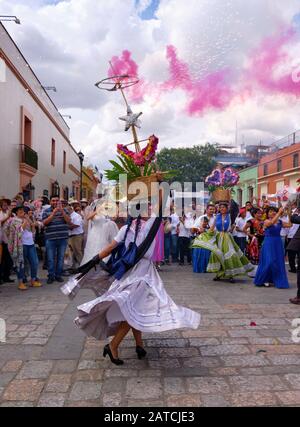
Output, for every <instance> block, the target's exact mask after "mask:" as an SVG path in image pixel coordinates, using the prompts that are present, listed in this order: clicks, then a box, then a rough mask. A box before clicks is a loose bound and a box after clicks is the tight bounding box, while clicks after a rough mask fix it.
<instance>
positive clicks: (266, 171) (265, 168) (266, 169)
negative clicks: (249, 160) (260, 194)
mask: <svg viewBox="0 0 300 427" xmlns="http://www.w3.org/2000/svg"><path fill="white" fill-rule="evenodd" d="M264 175H268V165H267V164H265V165H264Z"/></svg>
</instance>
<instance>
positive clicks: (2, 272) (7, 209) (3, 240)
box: [0, 197, 14, 284]
mask: <svg viewBox="0 0 300 427" xmlns="http://www.w3.org/2000/svg"><path fill="white" fill-rule="evenodd" d="M0 209H1V210H0V235H1V236H0V245H1V252H2V256H1V261H0V284H1V283H3V282H4V283H14V280H12V279H11V278H10V277H9V276H10V273H11V270H12V267H13V261H12V259H11V256H10V253H9V250H8V242H7V237H6V233H5V230H4V228H5V224H6V223H7V222H8V220H9V219H10V218H11V216H12V208H11V200H10V199H8V198H6V197H2V198H1V200H0Z"/></svg>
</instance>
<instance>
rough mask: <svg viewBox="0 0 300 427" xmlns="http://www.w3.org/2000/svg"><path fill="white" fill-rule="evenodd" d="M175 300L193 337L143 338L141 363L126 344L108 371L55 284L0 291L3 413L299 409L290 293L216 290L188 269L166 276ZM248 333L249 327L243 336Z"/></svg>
mask: <svg viewBox="0 0 300 427" xmlns="http://www.w3.org/2000/svg"><path fill="white" fill-rule="evenodd" d="M161 274H162V278H163V280H164V282H165V285H166V288H167V290H168V292H169V293H170V295H171V296H172V297H173V298H174V300H175V301H176V302H177V303H179V304H182V305H186V306H188V307H190V308H192V309H193V310H196V311H198V312H200V313H201V316H202V320H201V325H200V327H199V329H198V330H196V331H193V330H180V331H171V332H167V333H162V334H147V335H145V336H144V338H145V347H146V349H147V351H148V358H147V359H146V360H138V359H137V358H136V355H135V347H134V341H133V338H132V336H131V335H129V336H128V337H127V338H126V340H125V341H124V343H123V345H122V349H121V352H120V356H121V358H122V359H124V361H125V364H124V365H123V366H121V367H117V366H114V365H112V364H111V363H110V361H109V360H108V359H104V358H103V357H102V349H103V345H104V342H99V341H96V340H94V339H90V338H88V339H86V337H85V336H84V335H83V333H82V332H81V331H80V330H78V329H77V328H76V327H75V326H74V325H73V319H74V317H75V316H76V306H77V305H79V304H80V303H82V302H84V301H87V300H89V299H92V298H93V293H92V292H91V291H87V290H86V291H81V292H80V293H79V295H78V297H77V298H76V299H75V300H74V301H72V302H70V301H69V300H68V299H67V298H66V297H65V296H63V294H62V293H61V292H60V290H59V284H57V283H55V284H53V285H46V284H44V286H43V288H40V289H32V288H31V289H30V290H28V291H27V292H24V293H21V292H20V291H18V290H17V286H16V284H10V285H3V286H1V288H0V289H1V294H0V317H1V318H4V319H5V320H6V325H7V340H6V343H1V344H0V404H1V406H105V407H109V406H116V407H118V406H129V407H136V406H168V407H171V406H289V405H293V406H294V405H297V406H300V344H295V343H293V341H292V335H291V328H292V327H291V321H292V320H293V319H295V318H299V317H300V309H299V307H297V306H293V305H291V304H290V303H289V298H290V297H294V296H295V287H296V275H295V274H291V275H290V276H289V279H290V284H291V289H289V290H278V289H274V288H262V289H260V288H256V287H255V286H254V285H253V284H252V281H251V279H248V278H244V279H241V280H240V281H239V282H237V283H235V284H230V283H222V282H220V283H215V282H213V281H212V278H213V276H212V275H209V274H206V275H205V274H201V275H200V274H193V273H192V271H191V267H178V266H176V267H175V266H171V267H164V270H163V272H162V273H161ZM251 325H252V326H251Z"/></svg>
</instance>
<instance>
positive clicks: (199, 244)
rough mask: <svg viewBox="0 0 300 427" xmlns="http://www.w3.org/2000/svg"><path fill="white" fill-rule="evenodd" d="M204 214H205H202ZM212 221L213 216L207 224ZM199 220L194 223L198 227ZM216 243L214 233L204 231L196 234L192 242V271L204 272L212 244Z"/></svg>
mask: <svg viewBox="0 0 300 427" xmlns="http://www.w3.org/2000/svg"><path fill="white" fill-rule="evenodd" d="M204 216H205V215H204ZM204 216H202V217H201V218H203V217H204ZM213 222H214V217H212V218H210V220H209V225H212V223H213ZM200 225H201V222H198V223H197V221H196V222H195V224H194V227H195V228H198V227H199V226H200ZM215 243H216V237H215V233H212V232H211V231H205V232H204V233H201V234H200V235H199V236H197V237H196V238H195V239H194V240H193V242H192V246H191V247H192V249H193V251H192V263H193V272H194V273H206V272H207V266H208V263H209V259H210V255H211V251H212V248H213V245H214V244H215Z"/></svg>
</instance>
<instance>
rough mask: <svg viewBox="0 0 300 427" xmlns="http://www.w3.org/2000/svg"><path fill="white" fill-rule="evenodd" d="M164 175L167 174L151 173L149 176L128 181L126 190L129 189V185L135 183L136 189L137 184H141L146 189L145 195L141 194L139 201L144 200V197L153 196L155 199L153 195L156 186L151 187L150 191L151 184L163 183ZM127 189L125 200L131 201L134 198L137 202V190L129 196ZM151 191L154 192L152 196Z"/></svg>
mask: <svg viewBox="0 0 300 427" xmlns="http://www.w3.org/2000/svg"><path fill="white" fill-rule="evenodd" d="M166 174H167V173H166V172H155V173H152V174H151V175H148V176H140V177H138V178H136V179H133V180H130V181H128V189H129V187H130V185H131V184H134V183H137V185H136V187H137V188H138V183H143V184H145V185H146V187H147V194H143V193H142V194H141V195H140V197H141V199H145V198H146V197H147V198H149V197H153V196H154V197H155V196H156V194H155V188H156V186H153V189H152V183H158V184H159V183H160V182H162V181H163V179H164V176H165V175H166ZM128 189H127V199H128V200H132V199H133V198H135V199H136V200H137V198H138V197H139V194H137V192H138V190H137V191H133V193H134V194H129V192H128ZM133 190H135V189H133ZM153 191H154V194H153Z"/></svg>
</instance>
